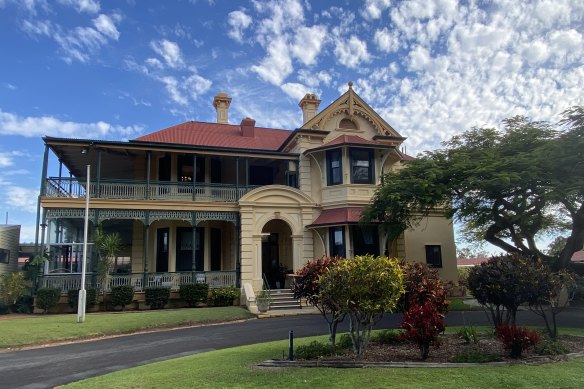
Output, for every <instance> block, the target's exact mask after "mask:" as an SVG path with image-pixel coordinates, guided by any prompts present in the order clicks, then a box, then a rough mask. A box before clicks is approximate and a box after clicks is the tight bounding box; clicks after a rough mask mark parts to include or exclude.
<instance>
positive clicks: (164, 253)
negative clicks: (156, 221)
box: [156, 228, 169, 273]
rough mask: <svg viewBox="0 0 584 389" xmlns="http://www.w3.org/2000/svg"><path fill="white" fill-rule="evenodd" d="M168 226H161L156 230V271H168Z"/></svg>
mask: <svg viewBox="0 0 584 389" xmlns="http://www.w3.org/2000/svg"><path fill="white" fill-rule="evenodd" d="M168 237H169V230H168V228H159V229H158V230H157V231H156V272H157V273H164V272H167V271H168V242H169V240H168Z"/></svg>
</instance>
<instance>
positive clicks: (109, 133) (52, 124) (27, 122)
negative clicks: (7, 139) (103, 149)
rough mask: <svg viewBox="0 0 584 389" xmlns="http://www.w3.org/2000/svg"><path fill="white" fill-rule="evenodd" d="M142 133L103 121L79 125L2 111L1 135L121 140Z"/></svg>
mask: <svg viewBox="0 0 584 389" xmlns="http://www.w3.org/2000/svg"><path fill="white" fill-rule="evenodd" d="M141 131H142V127H141V126H127V127H124V126H119V125H112V124H109V123H106V122H103V121H98V122H94V123H77V122H72V121H63V120H60V119H58V118H55V117H53V116H28V117H21V116H18V115H16V114H13V113H9V112H3V111H2V110H0V135H17V136H24V137H27V138H32V137H35V138H36V137H40V136H45V135H47V136H55V137H68V138H100V139H103V138H120V137H121V136H128V135H132V134H136V133H139V132H141Z"/></svg>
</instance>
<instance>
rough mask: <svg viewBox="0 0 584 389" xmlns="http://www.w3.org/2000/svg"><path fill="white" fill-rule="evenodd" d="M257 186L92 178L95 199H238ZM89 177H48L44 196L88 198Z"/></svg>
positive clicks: (222, 200) (91, 194) (227, 200)
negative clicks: (86, 187)
mask: <svg viewBox="0 0 584 389" xmlns="http://www.w3.org/2000/svg"><path fill="white" fill-rule="evenodd" d="M257 187H258V186H257V185H247V186H241V185H239V186H237V185H232V184H211V183H199V182H198V183H195V184H193V183H192V182H165V181H151V182H150V183H148V182H146V181H136V180H109V179H108V180H105V179H101V180H99V181H97V180H92V181H91V193H90V197H91V198H98V199H125V200H150V199H152V200H161V199H163V200H185V201H189V200H194V201H218V202H237V201H238V200H239V199H240V198H241V197H242V196H243V195H245V194H246V193H248V192H249V191H251V190H253V189H255V188H257ZM85 193H86V190H85V180H84V179H79V180H78V179H76V178H66V177H50V178H47V185H46V190H45V193H44V196H46V197H52V198H85Z"/></svg>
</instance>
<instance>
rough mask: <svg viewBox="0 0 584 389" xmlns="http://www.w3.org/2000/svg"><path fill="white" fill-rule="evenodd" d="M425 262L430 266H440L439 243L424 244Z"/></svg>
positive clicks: (440, 251) (440, 252)
mask: <svg viewBox="0 0 584 389" xmlns="http://www.w3.org/2000/svg"><path fill="white" fill-rule="evenodd" d="M426 264H427V265H428V266H430V267H442V250H441V248H440V245H426Z"/></svg>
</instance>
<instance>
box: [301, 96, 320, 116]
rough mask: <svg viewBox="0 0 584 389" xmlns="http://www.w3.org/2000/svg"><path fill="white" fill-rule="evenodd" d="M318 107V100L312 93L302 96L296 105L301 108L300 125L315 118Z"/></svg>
mask: <svg viewBox="0 0 584 389" xmlns="http://www.w3.org/2000/svg"><path fill="white" fill-rule="evenodd" d="M319 105H320V100H319V99H318V97H316V95H315V94H314V93H307V94H306V95H304V97H303V98H302V100H300V102H299V103H298V106H299V107H300V108H302V124H304V123H306V122H307V121H309V120H310V119H312V118H313V117H315V116H316V111H317V110H318V106H319Z"/></svg>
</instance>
